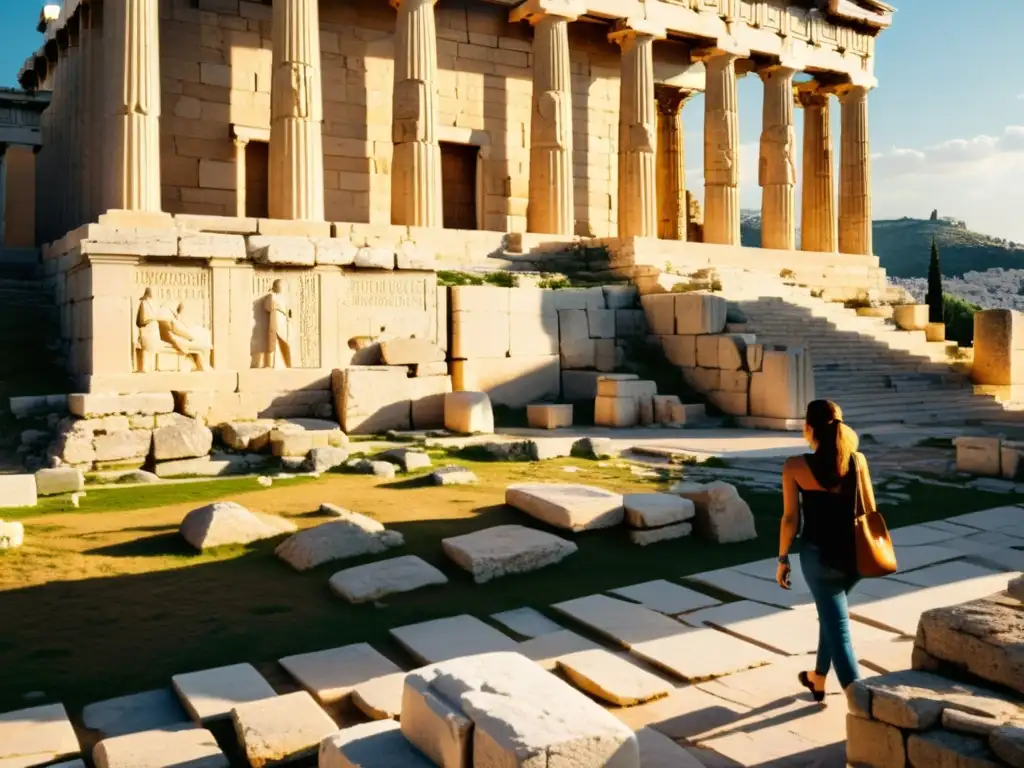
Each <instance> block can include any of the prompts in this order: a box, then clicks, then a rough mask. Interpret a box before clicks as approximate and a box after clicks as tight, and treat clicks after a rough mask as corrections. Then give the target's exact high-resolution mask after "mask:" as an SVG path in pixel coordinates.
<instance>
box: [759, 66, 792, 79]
mask: <svg viewBox="0 0 1024 768" xmlns="http://www.w3.org/2000/svg"><path fill="white" fill-rule="evenodd" d="M754 71H755V72H757V76H758V77H760V78H761V80H762V81H767V79H768V78H769V77H771V76H772V75H781V76H782V77H793V76H794V75H796V74H797V73H798V72H800V71H802V70H801V69H800V68H799V67H791V66H787V65H785V64H769V65H767V66H764V67H758V68H757V69H755V70H754Z"/></svg>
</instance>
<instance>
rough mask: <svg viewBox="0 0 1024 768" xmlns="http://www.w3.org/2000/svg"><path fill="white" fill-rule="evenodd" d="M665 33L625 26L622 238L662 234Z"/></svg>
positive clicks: (620, 39)
mask: <svg viewBox="0 0 1024 768" xmlns="http://www.w3.org/2000/svg"><path fill="white" fill-rule="evenodd" d="M658 36H664V35H656V34H651V33H650V32H649V31H646V30H642V29H637V28H635V27H630V26H622V27H620V28H619V29H617V30H616V31H615V32H613V33H612V34H611V35H610V36H609V37H610V38H611V39H612V40H613V41H615V42H617V43H618V44H619V47H620V48H621V49H622V59H621V62H622V73H621V76H620V81H619V82H620V85H619V219H618V220H619V229H618V233H619V237H621V238H626V237H657V236H658V190H657V180H656V157H655V153H656V147H657V135H656V132H657V117H656V114H657V109H656V108H655V100H654V41H655V39H656V37H658Z"/></svg>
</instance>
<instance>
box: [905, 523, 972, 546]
mask: <svg viewBox="0 0 1024 768" xmlns="http://www.w3.org/2000/svg"><path fill="white" fill-rule="evenodd" d="M889 535H890V537H891V538H892V543H893V545H894V546H896V547H900V548H902V547H920V546H922V545H925V544H942V543H943V542H944V541H949V540H950V539H955V538H956V536H957V534H956V533H954V532H953V531H950V530H943V529H941V528H936V527H933V526H932V525H923V524H922V525H908V526H906V527H904V528H894V529H893V530H891V531H889Z"/></svg>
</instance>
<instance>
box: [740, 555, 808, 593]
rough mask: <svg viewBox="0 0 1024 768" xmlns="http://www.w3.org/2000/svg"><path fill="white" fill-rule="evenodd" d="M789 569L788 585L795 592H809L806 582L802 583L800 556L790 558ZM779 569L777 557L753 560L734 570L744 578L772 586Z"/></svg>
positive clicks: (802, 574) (802, 573)
mask: <svg viewBox="0 0 1024 768" xmlns="http://www.w3.org/2000/svg"><path fill="white" fill-rule="evenodd" d="M790 561H791V568H790V572H789V583H790V585H791V586H792V587H793V589H794V591H796V592H810V590H809V589H808V588H807V582H806V581H804V572H803V569H802V568H801V566H800V555H799V554H795V555H792V556H791V557H790ZM778 568H779V560H778V558H777V557H767V558H765V559H764V560H755V561H754V562H752V563H744V564H743V565H737V566H736V570H737V571H739V572H740V573H742V574H744V575H746V576H753V577H754V578H756V579H761V580H762V581H769V582H771V583H772V584H773V585H774V584H775V583H776V582H775V573H776V571H777V570H778Z"/></svg>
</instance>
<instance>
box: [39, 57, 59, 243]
mask: <svg viewBox="0 0 1024 768" xmlns="http://www.w3.org/2000/svg"><path fill="white" fill-rule="evenodd" d="M51 50H52V48H51V47H50V46H47V48H46V53H45V56H44V57H43V59H44V61H45V62H46V63H45V65H44V67H43V68H42V73H45V74H42V73H41V74H42V76H41V82H40V90H42V91H47V92H49V93H50V104H49V106H48V107H47V108H46V109H44V110H43V114H42V115H40V117H39V133H40V138H41V140H42V143H41V145H40V147H39V150H38V154H37V155H36V242H37V243H48V242H50V241H51V240H52V238H51V237H50V228H51V227H52V224H53V213H54V212H53V206H52V205H51V203H50V201H51V195H52V193H53V190H52V185H51V184H48V183H47V179H49V178H51V176H50V168H51V166H52V164H53V160H52V158H53V153H54V151H55V149H56V146H55V144H54V121H53V78H54V71H53V67H54V62H55V58H51V56H50V51H51Z"/></svg>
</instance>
